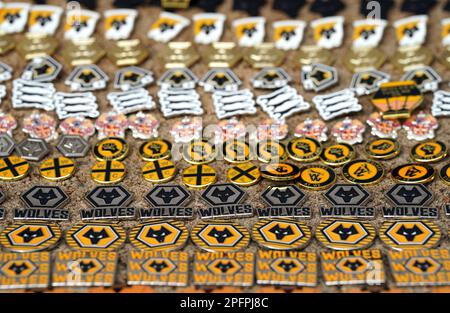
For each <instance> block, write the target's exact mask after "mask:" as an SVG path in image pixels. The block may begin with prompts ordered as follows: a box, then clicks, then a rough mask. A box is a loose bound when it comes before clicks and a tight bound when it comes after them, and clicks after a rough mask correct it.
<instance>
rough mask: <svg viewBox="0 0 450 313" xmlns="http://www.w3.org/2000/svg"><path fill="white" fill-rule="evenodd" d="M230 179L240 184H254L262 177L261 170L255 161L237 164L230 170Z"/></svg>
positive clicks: (228, 174) (228, 175)
mask: <svg viewBox="0 0 450 313" xmlns="http://www.w3.org/2000/svg"><path fill="white" fill-rule="evenodd" d="M227 178H228V181H230V182H232V183H233V184H236V185H239V186H252V185H254V184H256V183H257V182H258V181H259V180H260V179H261V171H260V170H259V167H258V166H257V165H254V164H253V163H250V162H248V163H242V164H237V165H234V166H232V167H230V169H229V170H228V173H227Z"/></svg>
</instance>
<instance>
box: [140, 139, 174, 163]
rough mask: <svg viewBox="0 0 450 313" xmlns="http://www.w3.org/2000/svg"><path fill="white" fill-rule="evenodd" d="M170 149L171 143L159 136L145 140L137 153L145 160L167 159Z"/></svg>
mask: <svg viewBox="0 0 450 313" xmlns="http://www.w3.org/2000/svg"><path fill="white" fill-rule="evenodd" d="M171 151H172V144H171V143H170V142H169V141H168V140H165V139H161V138H155V139H150V140H147V141H146V142H144V143H143V144H142V145H141V146H140V147H139V155H140V156H141V158H142V159H143V160H145V161H156V160H161V159H168V158H170V156H171Z"/></svg>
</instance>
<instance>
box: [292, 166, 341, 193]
mask: <svg viewBox="0 0 450 313" xmlns="http://www.w3.org/2000/svg"><path fill="white" fill-rule="evenodd" d="M335 182H336V173H335V172H334V170H333V169H332V168H331V167H328V166H326V165H307V166H304V167H302V168H300V176H299V177H298V178H297V184H298V185H299V186H300V187H303V188H306V189H312V190H322V189H326V188H328V187H329V186H331V185H332V184H334V183H335Z"/></svg>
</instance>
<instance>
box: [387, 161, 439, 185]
mask: <svg viewBox="0 0 450 313" xmlns="http://www.w3.org/2000/svg"><path fill="white" fill-rule="evenodd" d="M391 174H392V178H394V179H395V180H396V181H398V182H401V183H405V184H407V183H422V184H425V183H428V182H431V181H433V180H434V177H435V171H434V168H432V167H431V166H429V165H428V164H420V163H407V164H403V165H399V166H397V167H396V168H394V169H393V170H392V172H391Z"/></svg>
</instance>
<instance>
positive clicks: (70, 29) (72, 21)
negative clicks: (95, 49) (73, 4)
mask: <svg viewBox="0 0 450 313" xmlns="http://www.w3.org/2000/svg"><path fill="white" fill-rule="evenodd" d="M99 18H100V14H99V13H97V12H95V11H90V10H80V9H74V10H69V11H67V12H66V22H65V25H64V30H65V32H64V38H65V39H71V40H74V39H87V38H89V37H91V36H92V34H93V33H94V31H95V27H96V26H97V21H98V19H99Z"/></svg>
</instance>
